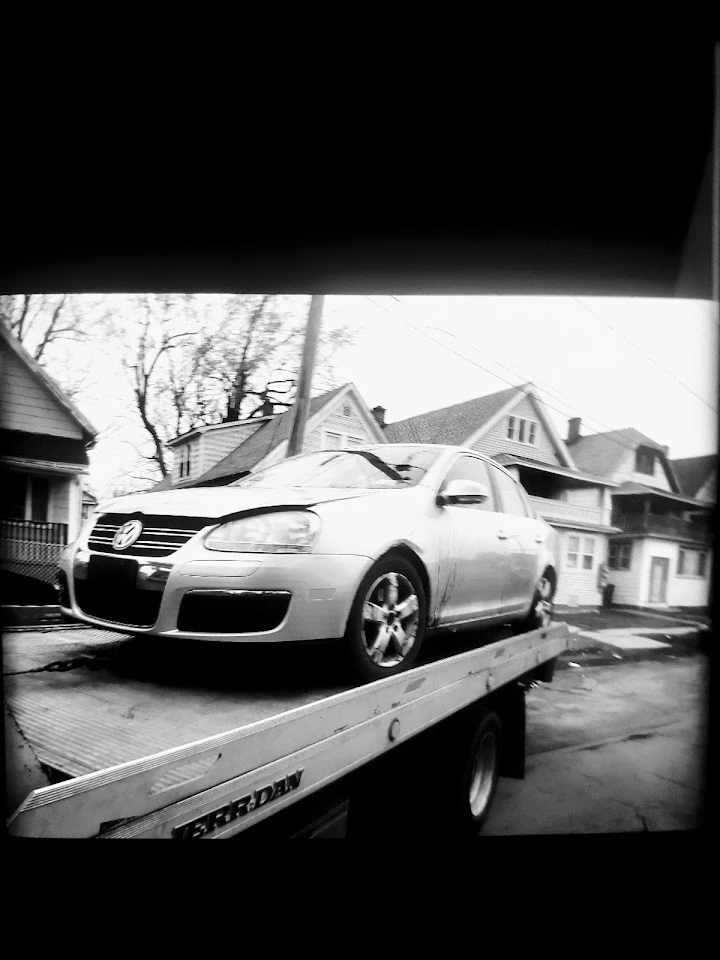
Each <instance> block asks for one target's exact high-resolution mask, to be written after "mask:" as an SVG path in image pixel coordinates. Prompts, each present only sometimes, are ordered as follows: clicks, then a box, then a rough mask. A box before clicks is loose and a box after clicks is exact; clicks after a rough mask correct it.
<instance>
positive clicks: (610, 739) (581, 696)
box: [483, 656, 707, 836]
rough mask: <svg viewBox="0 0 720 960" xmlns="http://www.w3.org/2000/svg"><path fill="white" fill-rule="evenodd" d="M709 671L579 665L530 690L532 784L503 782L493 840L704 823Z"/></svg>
mask: <svg viewBox="0 0 720 960" xmlns="http://www.w3.org/2000/svg"><path fill="white" fill-rule="evenodd" d="M706 667H707V661H706V660H705V658H703V657H701V656H694V657H689V658H681V659H677V660H662V661H640V662H634V663H627V662H626V663H622V664H620V663H619V664H618V665H617V666H599V667H587V668H582V669H572V668H569V669H566V670H563V671H561V672H559V673H557V674H556V676H555V679H554V680H553V682H552V683H551V684H543V685H541V686H540V687H537V688H536V689H534V690H532V691H530V692H529V693H528V701H527V702H528V762H527V773H526V778H525V780H524V781H523V780H509V779H504V778H503V779H501V781H500V785H499V787H498V793H497V796H496V799H495V804H494V807H493V810H492V812H491V814H490V817H489V818H488V821H487V823H486V825H485V828H484V830H483V835H484V836H509V835H528V834H573V833H624V832H637V831H644V830H648V831H659V830H682V829H688V828H694V827H698V826H701V825H702V800H703V789H704V779H703V778H704V730H705V704H706V686H705V683H706V674H707V670H706Z"/></svg>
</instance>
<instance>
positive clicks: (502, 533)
mask: <svg viewBox="0 0 720 960" xmlns="http://www.w3.org/2000/svg"><path fill="white" fill-rule="evenodd" d="M497 538H498V540H507V538H508V535H507V534H506V533H505V531H504V530H498V532H497Z"/></svg>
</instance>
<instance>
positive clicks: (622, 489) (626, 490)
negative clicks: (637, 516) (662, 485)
mask: <svg viewBox="0 0 720 960" xmlns="http://www.w3.org/2000/svg"><path fill="white" fill-rule="evenodd" d="M648 493H651V494H653V495H654V496H656V497H664V498H665V499H666V500H677V501H678V503H687V504H691V505H692V506H693V507H704V508H706V509H707V508H708V507H709V504H707V503H705V502H703V501H702V500H694V499H693V498H692V497H683V496H678V494H676V493H668V492H667V491H666V490H658V488H657V487H648V486H646V485H645V484H644V483H634V482H632V481H630V482H628V483H622V484H620V486H619V487H618V489H617V490H613V491H612V495H613V496H614V497H623V496H631V495H635V496H637V495H638V494H641V495H645V494H648Z"/></svg>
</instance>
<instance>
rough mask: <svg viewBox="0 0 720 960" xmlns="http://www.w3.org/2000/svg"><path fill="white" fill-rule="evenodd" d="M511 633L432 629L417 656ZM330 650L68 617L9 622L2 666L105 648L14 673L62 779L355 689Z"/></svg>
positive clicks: (38, 747) (19, 706)
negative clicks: (49, 624) (255, 646)
mask: <svg viewBox="0 0 720 960" xmlns="http://www.w3.org/2000/svg"><path fill="white" fill-rule="evenodd" d="M508 635H509V631H502V630H493V631H488V632H486V633H485V634H482V635H479V636H478V635H477V634H475V633H473V634H464V635H455V636H453V635H443V636H438V637H433V638H427V640H426V643H425V646H424V649H423V651H422V655H421V659H420V661H419V663H418V666H419V665H421V664H423V663H430V662H433V661H435V660H438V659H441V658H443V657H447V656H450V655H453V654H457V653H460V652H465V651H467V650H471V649H474V648H477V647H478V646H481V645H487V644H489V643H492V642H495V641H497V640H499V639H502V638H503V637H505V636H508ZM332 654H333V651H332V649H329V650H328V649H327V648H325V649H323V648H322V647H315V648H310V649H302V650H300V649H297V648H295V649H283V650H278V649H269V648H266V647H263V648H262V649H260V650H249V649H248V648H241V647H240V646H239V645H238V644H221V643H210V644H208V643H202V644H195V645H192V644H169V643H165V642H163V643H160V644H158V643H155V642H153V641H148V640H147V639H146V638H141V639H140V640H136V639H135V638H133V637H130V636H129V635H122V634H117V633H111V632H110V631H104V630H94V629H87V628H84V627H78V628H75V627H69V628H68V629H66V630H65V629H59V628H53V629H51V630H47V631H46V632H40V631H25V630H18V631H9V632H7V633H5V634H4V636H3V673H6V674H8V673H14V672H15V671H25V670H34V669H37V668H40V667H43V666H45V665H47V664H50V663H53V662H55V661H65V660H71V659H75V658H78V657H88V658H99V659H104V658H106V657H107V658H108V661H107V665H106V666H105V667H103V668H102V669H99V670H97V671H95V670H90V669H88V668H87V667H86V666H80V667H76V668H75V669H73V670H70V671H67V672H38V673H24V674H20V675H17V676H6V677H5V678H4V681H5V701H6V703H7V704H8V705H9V706H10V708H11V709H12V711H13V714H14V716H15V719H16V720H17V722H18V724H19V725H20V727H21V729H22V731H23V733H24V735H25V736H26V737H27V739H28V740H29V742H30V744H31V746H32V747H33V749H34V750H35V752H36V754H37V756H38V759H39V760H40V761H41V762H42V763H43V764H45V765H46V766H47V767H49V768H51V770H52V771H54V772H56V773H57V774H59V777H58V776H56V779H62V778H63V776H65V777H78V776H82V775H83V774H86V773H95V772H97V771H99V770H105V769H107V768H108V767H114V766H116V765H118V764H121V763H128V762H130V761H132V760H138V759H140V758H142V757H146V756H149V755H151V754H155V753H160V752H161V751H163V750H169V749H171V748H172V747H179V746H182V745H183V744H186V743H191V742H193V741H196V740H202V739H203V738H205V737H211V736H214V735H216V734H220V733H224V732H225V731H227V730H232V729H234V728H237V727H242V726H246V725H247V724H250V723H255V722H257V721H258V720H267V719H269V718H271V717H277V716H279V715H281V714H283V713H286V712H287V711H288V710H293V709H295V708H297V707H302V706H306V705H307V704H311V703H314V702H316V701H318V700H321V699H324V698H327V697H331V696H333V695H334V694H337V693H342V692H344V691H346V690H349V689H351V687H350V686H349V685H348V684H342V683H338V675H339V671H338V663H337V658H335V657H333V655H332Z"/></svg>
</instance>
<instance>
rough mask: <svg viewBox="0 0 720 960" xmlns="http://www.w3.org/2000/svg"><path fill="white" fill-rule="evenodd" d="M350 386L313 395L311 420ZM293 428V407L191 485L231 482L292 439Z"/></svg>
mask: <svg viewBox="0 0 720 960" xmlns="http://www.w3.org/2000/svg"><path fill="white" fill-rule="evenodd" d="M346 388H347V384H345V385H343V386H342V387H336V388H335V389H334V390H329V391H328V392H327V393H323V394H321V395H320V396H319V397H315V398H314V399H312V400H311V401H310V406H309V410H308V420H309V419H310V417H313V416H314V415H315V414H316V413H318V412H319V411H320V410H322V408H323V407H324V406H326V405H327V404H328V403H330V402H331V401H332V400H334V399H335V398H336V397H338V396H339V395H340V394H341V393H342V392H343V391H344V390H345V389H346ZM291 428H292V410H287V411H286V412H285V413H280V414H278V415H277V416H275V417H272V419H268V420H266V421H265V423H263V424H262V426H261V427H260V428H259V429H258V430H256V431H255V432H254V433H253V434H252V436H250V437H248V438H247V440H245V441H244V442H243V443H241V444H239V445H238V446H237V447H236V448H235V449H234V450H232V451H231V452H230V453H229V454H228V455H227V456H226V457H223V459H222V460H220V461H219V462H218V463H216V464H215V465H214V466H212V467H210V469H209V470H206V471H205V473H203V474H201V475H200V476H199V477H197V478H196V479H195V480H194V481H193V482H191V483H190V484H189V486H193V487H198V486H205V485H208V486H211V485H212V484H213V483H220V482H223V481H226V482H230V481H231V480H233V479H235V478H236V477H238V476H239V475H240V474H242V473H246V472H247V471H248V470H252V469H253V467H255V466H257V464H258V463H260V461H261V460H264V459H265V457H266V456H267V455H268V454H269V453H271V452H272V451H273V450H275V449H276V447H278V446H279V445H280V444H281V443H283V442H284V441H285V440H289V438H290V430H291Z"/></svg>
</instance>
